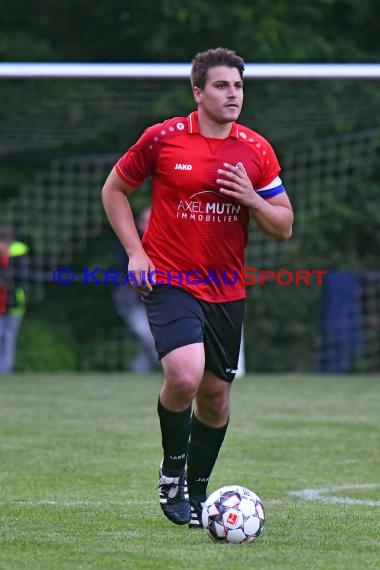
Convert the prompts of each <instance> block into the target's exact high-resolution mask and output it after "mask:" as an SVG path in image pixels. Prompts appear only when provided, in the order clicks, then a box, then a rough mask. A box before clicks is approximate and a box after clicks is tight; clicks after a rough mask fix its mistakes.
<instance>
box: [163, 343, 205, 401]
mask: <svg viewBox="0 0 380 570" xmlns="http://www.w3.org/2000/svg"><path fill="white" fill-rule="evenodd" d="M161 362H162V368H163V371H164V376H165V383H166V385H167V386H168V385H171V387H172V388H173V389H175V388H176V387H179V385H180V386H181V388H180V390H181V391H186V392H188V393H189V395H191V396H194V395H195V393H196V391H197V390H198V387H199V384H200V383H201V381H202V378H203V375H204V366H205V353H204V346H203V343H200V342H198V343H193V344H187V345H186V346H181V347H179V348H176V349H174V350H172V351H171V352H169V353H168V354H167V355H166V356H164V357H163V358H162V361H161Z"/></svg>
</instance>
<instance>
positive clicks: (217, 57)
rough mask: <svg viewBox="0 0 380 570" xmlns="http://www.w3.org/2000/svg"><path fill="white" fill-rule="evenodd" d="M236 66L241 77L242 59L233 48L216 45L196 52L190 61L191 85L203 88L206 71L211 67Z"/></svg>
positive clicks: (242, 69) (242, 70)
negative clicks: (213, 47) (214, 47)
mask: <svg viewBox="0 0 380 570" xmlns="http://www.w3.org/2000/svg"><path fill="white" fill-rule="evenodd" d="M219 66H225V67H236V69H237V70H238V71H239V74H240V78H241V79H243V72H244V60H243V58H242V57H240V55H237V53H236V52H235V51H233V50H230V49H227V48H222V47H218V48H216V49H209V50H207V51H202V52H200V53H197V55H196V56H195V57H194V59H193V61H192V63H191V74H190V79H191V85H192V87H199V88H200V89H203V88H204V86H205V85H206V79H207V72H208V70H209V69H210V68H211V67H219Z"/></svg>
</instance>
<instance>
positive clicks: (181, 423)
mask: <svg viewBox="0 0 380 570" xmlns="http://www.w3.org/2000/svg"><path fill="white" fill-rule="evenodd" d="M157 412H158V417H159V418H160V425H161V436H162V448H163V450H164V461H163V466H164V468H165V470H169V472H170V471H181V470H182V469H183V468H184V467H185V465H186V459H187V451H188V447H189V436H190V428H191V406H189V407H188V408H187V409H186V410H184V411H183V412H171V411H170V410H168V409H166V408H165V407H164V406H163V405H162V404H161V401H160V399H158V404H157ZM167 474H168V475H170V473H167Z"/></svg>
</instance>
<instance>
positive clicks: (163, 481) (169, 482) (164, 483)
mask: <svg viewBox="0 0 380 570" xmlns="http://www.w3.org/2000/svg"><path fill="white" fill-rule="evenodd" d="M179 479H180V478H179V477H166V476H165V475H162V476H161V478H160V480H159V482H158V488H159V489H161V493H163V494H164V495H166V496H167V497H168V498H169V499H174V497H175V496H176V495H177V493H178V488H179Z"/></svg>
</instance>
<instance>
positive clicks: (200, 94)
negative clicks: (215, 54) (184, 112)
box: [194, 66, 243, 124]
mask: <svg viewBox="0 0 380 570" xmlns="http://www.w3.org/2000/svg"><path fill="white" fill-rule="evenodd" d="M194 98H195V102H196V103H197V104H198V110H201V112H202V113H204V114H206V115H208V117H209V118H210V119H211V120H213V121H215V122H216V123H219V124H225V123H230V122H232V121H236V120H237V118H238V117H239V115H240V111H241V108H242V105H243V81H242V80H241V78H240V74H239V71H238V70H237V69H236V68H235V67H224V66H220V67H212V68H211V69H209V70H208V73H207V81H206V84H205V86H204V88H203V89H199V88H197V87H194Z"/></svg>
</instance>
